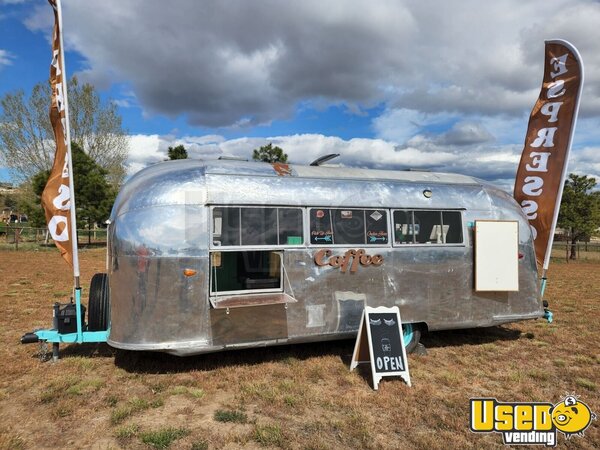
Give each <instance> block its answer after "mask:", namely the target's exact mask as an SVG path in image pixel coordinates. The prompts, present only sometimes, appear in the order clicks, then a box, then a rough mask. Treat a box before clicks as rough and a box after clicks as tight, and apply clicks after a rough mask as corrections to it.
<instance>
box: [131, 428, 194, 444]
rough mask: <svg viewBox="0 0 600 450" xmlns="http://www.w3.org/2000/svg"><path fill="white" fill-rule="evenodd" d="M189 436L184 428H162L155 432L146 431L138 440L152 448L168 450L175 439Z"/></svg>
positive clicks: (188, 431) (188, 432)
mask: <svg viewBox="0 0 600 450" xmlns="http://www.w3.org/2000/svg"><path fill="white" fill-rule="evenodd" d="M189 434H190V430H188V429H186V428H172V427H168V428H162V429H160V430H157V431H146V432H144V433H140V434H139V437H140V440H141V441H142V442H143V443H144V444H147V445H150V446H152V447H154V448H161V449H162V448H169V447H170V446H171V444H172V443H173V442H175V441H176V440H177V439H181V438H182V437H185V436H187V435H189Z"/></svg>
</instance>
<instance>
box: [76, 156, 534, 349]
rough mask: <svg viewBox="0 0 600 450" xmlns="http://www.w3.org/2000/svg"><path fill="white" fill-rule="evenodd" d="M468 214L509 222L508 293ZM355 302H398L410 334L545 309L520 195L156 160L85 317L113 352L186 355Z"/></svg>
mask: <svg viewBox="0 0 600 450" xmlns="http://www.w3.org/2000/svg"><path fill="white" fill-rule="evenodd" d="M480 220H486V221H500V222H505V221H508V222H513V223H515V222H516V224H517V225H516V227H517V228H518V256H517V255H516V254H515V255H514V258H515V261H516V264H517V267H518V276H517V277H518V279H517V280H516V281H517V282H518V288H517V289H518V290H516V291H515V290H508V289H507V290H503V291H478V290H476V287H475V275H474V267H475V263H474V262H475V258H476V255H475V252H474V245H473V243H474V232H473V229H474V225H475V222H477V221H480ZM517 258H518V260H517ZM107 281H108V282H107ZM109 305H110V307H109ZM364 305H369V306H380V305H381V306H394V305H398V306H399V307H400V310H401V313H402V319H403V322H404V323H405V324H406V325H405V338H406V340H407V341H408V342H410V344H409V346H410V347H414V346H415V345H416V343H417V342H418V339H419V336H420V330H422V329H424V328H425V327H426V328H427V329H429V330H443V329H453V328H467V327H485V326H492V325H496V324H501V323H506V322H512V321H517V320H523V319H533V318H538V317H542V316H543V315H544V308H543V306H542V300H541V294H540V285H539V280H538V275H537V268H536V262H535V255H534V249H533V241H532V235H531V231H530V228H529V225H528V222H527V220H526V217H525V216H524V215H523V213H522V211H521V208H520V207H519V205H518V204H517V203H516V202H515V201H514V200H513V198H512V197H510V196H509V195H508V194H507V193H505V192H503V191H502V190H500V189H497V188H495V187H493V186H491V185H489V184H487V183H485V182H482V181H480V180H477V179H475V178H472V177H468V176H463V175H453V174H441V173H429V172H417V171H386V170H369V169H351V168H339V167H311V166H296V165H286V164H279V163H275V164H267V163H258V162H241V161H199V160H182V161H172V162H165V163H160V164H157V165H154V166H151V167H149V168H146V169H144V170H142V171H141V172H139V173H138V174H136V175H134V176H133V177H132V178H131V179H130V180H129V181H128V182H127V183H126V184H125V185H124V186H123V188H122V190H121V192H120V193H119V195H118V197H117V200H116V202H115V205H114V207H113V211H112V214H111V218H110V225H109V242H108V254H107V274H96V275H95V276H94V279H93V280H92V286H91V288H90V304H89V313H90V316H89V322H90V327H89V328H88V329H90V330H102V329H106V328H109V336H108V343H109V344H110V345H111V346H113V347H117V348H121V349H128V350H152V351H165V352H169V353H173V354H177V355H193V354H199V353H205V352H214V351H221V350H224V349H231V348H240V347H257V346H265V345H277V344H285V343H296V342H308V341H321V340H328V339H340V338H347V337H351V336H353V335H355V334H356V332H357V329H358V325H359V321H360V317H361V314H362V310H363V307H364ZM109 310H110V316H109V315H108V311H109Z"/></svg>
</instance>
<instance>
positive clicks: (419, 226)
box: [394, 210, 463, 244]
mask: <svg viewBox="0 0 600 450" xmlns="http://www.w3.org/2000/svg"><path fill="white" fill-rule="evenodd" d="M462 242H463V234H462V219H461V214H460V211H431V210H414V211H408V210H400V211H394V243H396V244H462Z"/></svg>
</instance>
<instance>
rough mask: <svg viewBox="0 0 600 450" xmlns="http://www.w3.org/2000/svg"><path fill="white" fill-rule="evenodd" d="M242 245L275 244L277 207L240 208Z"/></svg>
mask: <svg viewBox="0 0 600 450" xmlns="http://www.w3.org/2000/svg"><path fill="white" fill-rule="evenodd" d="M241 220H242V245H277V209H276V208H242V219H241Z"/></svg>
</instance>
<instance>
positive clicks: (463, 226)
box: [390, 208, 467, 248]
mask: <svg viewBox="0 0 600 450" xmlns="http://www.w3.org/2000/svg"><path fill="white" fill-rule="evenodd" d="M390 211H391V214H390V216H391V217H390V219H391V220H392V227H393V229H394V231H395V230H396V229H395V226H396V223H395V221H394V213H395V212H396V211H404V212H406V211H410V212H411V213H412V225H413V228H414V225H415V216H414V213H415V211H434V212H439V213H440V220H441V221H443V215H442V213H444V212H457V213H459V214H460V224H461V230H462V233H461V236H462V242H460V243H453V244H447V243H445V242H443V243H440V244H438V243H437V242H431V243H429V244H426V243H425V244H421V243H418V242H413V243H411V244H401V243H397V242H396V236H395V234H394V239H393V241H392V247H393V248H407V247H409V248H412V247H466V246H467V240H466V234H465V222H464V220H463V219H464V214H463V213H464V211H465V209H439V208H393V209H390ZM441 223H442V224H443V222H441ZM414 236H415V235H414V234H413V237H414ZM415 240H416V239H415Z"/></svg>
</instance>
